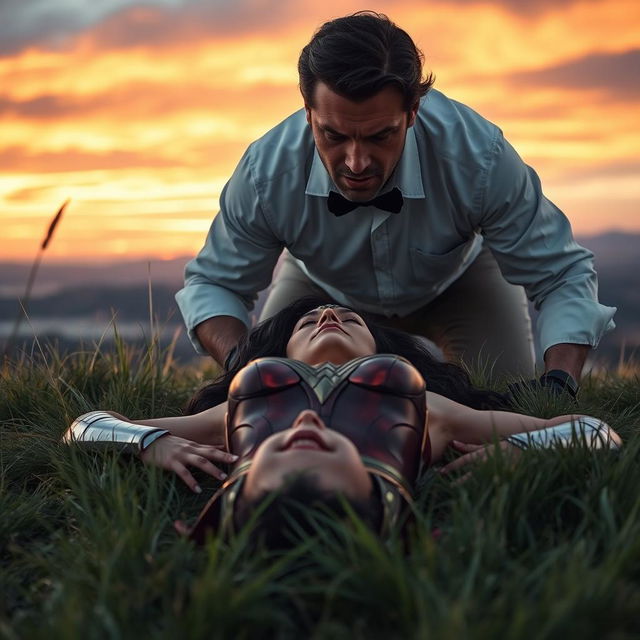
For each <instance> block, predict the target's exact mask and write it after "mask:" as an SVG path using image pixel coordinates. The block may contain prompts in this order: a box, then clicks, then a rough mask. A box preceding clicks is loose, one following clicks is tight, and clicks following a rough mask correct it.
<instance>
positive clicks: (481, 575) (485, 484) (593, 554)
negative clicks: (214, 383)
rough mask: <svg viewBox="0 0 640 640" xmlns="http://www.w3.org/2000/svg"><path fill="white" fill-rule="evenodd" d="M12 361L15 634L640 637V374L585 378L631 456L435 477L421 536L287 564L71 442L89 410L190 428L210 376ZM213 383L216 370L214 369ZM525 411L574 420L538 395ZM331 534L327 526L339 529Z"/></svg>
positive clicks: (303, 552)
mask: <svg viewBox="0 0 640 640" xmlns="http://www.w3.org/2000/svg"><path fill="white" fill-rule="evenodd" d="M117 344H118V348H117V349H116V351H115V352H113V353H102V352H101V351H100V350H99V349H95V350H90V351H87V352H79V353H76V354H72V355H70V356H66V357H62V356H61V355H60V354H58V353H57V352H56V351H55V349H50V350H48V351H46V353H44V354H41V355H38V356H37V357H31V356H23V357H22V358H21V359H19V360H18V361H16V362H5V364H4V368H3V369H2V372H1V376H0V425H1V427H0V428H1V432H0V434H1V435H0V438H1V440H0V465H1V475H0V514H1V516H0V563H1V565H0V637H3V638H7V639H11V638H29V639H31V638H34V639H38V638H45V637H46V638H65V639H67V638H80V637H82V638H136V639H141V638H150V637H153V638H156V637H157V638H183V637H184V638H207V639H210V638H227V637H229V638H238V639H242V638H306V637H309V638H332V639H333V638H338V639H339V638H367V639H368V638H430V637H434V638H444V639H448V638H451V639H458V638H514V639H516V638H517V639H518V640H520V639H522V638H549V639H552V638H562V639H563V640H567V639H568V638H569V639H570V638H611V639H612V640H613V639H616V640H617V639H623V638H634V637H638V635H639V634H640V491H639V490H638V488H639V487H640V464H639V463H638V459H639V456H638V449H639V448H640V437H639V436H638V427H639V425H640V392H639V384H638V383H639V380H638V376H637V374H635V375H634V374H629V372H627V376H625V377H623V376H608V377H600V378H595V377H594V378H592V379H589V380H587V381H586V384H585V385H584V387H583V390H582V392H581V395H580V403H579V407H578V409H579V411H581V412H584V413H589V414H592V415H597V416H599V417H602V418H604V419H606V420H607V421H609V422H610V424H612V425H614V426H615V427H616V429H617V430H618V431H619V432H620V434H621V435H622V437H623V438H624V440H625V446H624V448H623V450H622V451H621V452H620V453H619V454H616V453H612V452H592V451H588V450H584V449H579V448H578V449H573V450H569V449H565V450H558V451H551V452H527V453H526V454H525V455H524V456H523V457H522V458H521V460H520V461H519V463H518V465H517V466H516V467H510V466H509V465H508V464H507V463H506V461H505V460H504V459H502V458H500V457H499V456H496V457H494V458H492V459H491V460H489V461H488V462H487V463H485V464H483V465H482V466H479V467H478V468H477V469H476V471H475V472H474V474H473V476H472V478H471V479H470V480H469V481H468V482H466V483H464V484H462V485H459V484H455V483H452V482H451V481H450V480H448V479H443V478H441V477H439V476H437V474H434V473H428V474H426V476H425V478H424V479H423V482H422V484H421V487H420V489H419V492H418V503H417V509H416V523H415V526H414V527H413V528H412V529H411V531H410V534H409V536H408V540H405V541H403V540H400V539H396V540H392V541H390V542H389V543H387V544H383V543H382V542H380V541H379V540H378V539H377V538H376V537H375V536H374V535H372V534H371V533H369V532H368V531H367V530H366V529H363V528H362V527H361V526H358V524H357V523H355V524H353V526H346V525H334V526H330V524H329V523H327V524H326V526H325V527H324V528H323V529H322V531H321V534H320V535H319V538H318V539H317V540H313V541H309V540H307V541H302V542H301V543H300V545H299V546H298V547H296V548H294V549H293V550H292V551H291V552H290V553H288V554H286V555H284V556H279V557H276V556H272V555H269V554H266V553H251V552H250V551H249V550H248V549H249V548H248V544H247V538H246V535H245V536H240V537H239V538H238V539H236V540H234V541H232V542H229V543H227V542H224V541H221V540H217V539H213V540H211V541H210V542H209V543H208V545H207V546H205V547H204V548H201V549H197V548H194V547H193V546H191V545H190V544H189V543H188V542H186V541H184V540H181V539H179V538H178V536H177V535H176V534H175V533H174V531H173V527H172V522H173V520H174V519H176V518H178V517H186V518H192V517H194V516H195V515H196V514H197V513H198V511H199V509H200V508H201V506H202V505H203V504H204V502H205V501H206V499H207V496H208V495H210V493H211V491H213V489H214V488H215V486H216V483H215V481H213V480H209V479H206V478H201V483H202V485H203V488H205V492H204V494H203V495H202V496H195V495H193V494H191V492H189V491H188V489H186V488H185V487H183V486H182V484H181V483H180V482H179V481H178V480H177V479H175V478H173V477H171V476H169V475H168V474H165V473H163V472H160V471H157V470H155V469H152V468H147V467H144V466H142V465H141V464H140V463H139V461H137V460H135V459H127V458H119V457H117V456H115V455H111V454H90V453H87V452H85V451H79V450H77V449H74V448H70V447H65V446H62V445H61V444H59V438H60V436H61V435H62V433H63V432H64V430H65V429H66V427H67V426H68V425H69V424H70V422H71V421H72V420H73V418H75V417H76V416H77V415H79V414H81V413H83V412H85V411H87V410H92V409H99V408H100V409H106V408H109V409H113V410H115V411H118V412H121V413H123V414H125V415H129V416H131V417H132V418H137V417H143V416H147V417H149V416H160V415H175V414H178V413H179V412H180V409H181V407H182V406H183V404H184V402H185V400H186V399H187V398H188V397H189V395H190V393H191V392H192V391H193V389H194V388H195V387H196V386H197V385H198V383H199V381H200V377H201V376H200V375H199V374H198V372H195V371H189V370H180V369H176V368H175V367H174V366H173V365H172V364H171V362H170V361H169V360H167V359H166V358H163V357H162V355H161V354H158V353H157V352H156V351H155V350H154V349H149V351H148V352H146V353H141V352H134V351H132V350H130V349H128V348H127V347H126V345H125V344H124V343H123V342H122V341H118V343H117ZM209 373H210V372H209ZM522 404H523V407H522V409H523V410H526V411H529V412H532V413H536V414H538V415H542V416H551V415H557V414H559V413H565V412H567V411H571V410H575V407H572V406H571V405H570V404H568V403H567V402H565V401H562V400H550V399H549V398H547V397H546V396H544V395H536V394H531V396H529V397H528V398H526V399H523V403H522ZM329 531H330V532H331V533H328V532H329Z"/></svg>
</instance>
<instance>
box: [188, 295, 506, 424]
mask: <svg viewBox="0 0 640 640" xmlns="http://www.w3.org/2000/svg"><path fill="white" fill-rule="evenodd" d="M326 302H327V301H326V300H324V299H321V298H317V297H313V296H310V297H306V298H300V299H299V300H296V301H295V302H293V303H292V304H291V305H289V306H288V307H286V308H285V309H282V310H281V311H279V312H278V313H277V314H276V315H274V316H273V317H272V318H269V319H267V320H264V321H263V322H261V323H260V324H259V325H257V326H256V327H255V328H254V329H252V330H251V331H250V332H249V333H248V334H247V335H246V336H244V338H242V339H241V340H240V342H239V343H238V346H237V350H236V352H235V355H234V358H233V365H232V366H231V367H230V369H229V370H228V371H225V372H223V373H222V374H221V376H220V377H219V378H217V379H216V380H214V381H213V382H211V383H210V384H207V385H205V386H204V387H202V388H201V389H200V390H199V391H197V392H196V394H195V395H194V396H193V397H192V398H191V400H190V401H189V403H188V405H187V407H186V409H185V413H187V414H192V413H199V412H200V411H204V410H205V409H210V408H211V407H213V406H215V405H217V404H221V403H223V402H225V401H226V400H227V395H228V392H229V385H230V384H231V381H232V380H233V378H234V376H235V375H236V373H238V371H240V369H242V367H244V366H245V365H246V364H247V363H248V362H250V361H251V360H254V359H255V358H262V357H266V356H272V357H280V358H286V357H287V343H288V342H289V338H290V337H291V334H292V333H293V329H294V327H295V325H296V322H298V320H299V319H300V317H302V316H303V315H304V314H305V313H307V312H308V311H311V310H312V309H316V308H317V307H319V306H321V305H323V304H326ZM358 313H359V312H358ZM360 315H361V317H362V319H363V320H364V321H365V323H366V325H367V327H368V328H369V331H371V334H372V335H373V338H374V340H375V343H376V351H377V353H391V354H394V355H398V356H402V357H403V358H405V359H407V360H408V361H409V362H411V364H413V366H414V367H415V368H416V369H417V370H418V371H419V372H420V373H421V374H422V377H423V378H424V379H425V382H426V384H427V389H429V391H433V392H434V393H438V394H440V395H442V396H444V397H446V398H449V399H451V400H454V401H456V402H459V403H460V404H463V405H466V406H467V407H472V408H473V409H502V408H505V407H506V406H508V402H507V401H506V399H505V396H503V395H501V394H499V393H496V392H494V391H486V390H481V389H477V388H475V387H474V386H473V385H472V384H471V380H470V379H469V376H468V374H467V372H466V371H464V369H462V368H461V367H459V366H458V365H455V364H451V363H448V362H440V361H438V360H436V358H434V357H433V356H432V355H431V353H430V352H429V350H428V349H427V348H426V347H425V346H424V344H423V343H422V342H421V341H420V340H418V339H417V338H415V337H414V336H412V335H410V334H408V333H405V332H404V331H398V330H397V329H391V328H390V327H383V326H381V325H379V324H376V323H374V322H371V321H370V320H369V319H368V318H367V316H366V314H362V313H360Z"/></svg>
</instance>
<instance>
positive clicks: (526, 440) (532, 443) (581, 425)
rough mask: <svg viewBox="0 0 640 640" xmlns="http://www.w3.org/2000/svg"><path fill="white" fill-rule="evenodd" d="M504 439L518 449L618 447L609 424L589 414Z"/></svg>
mask: <svg viewBox="0 0 640 640" xmlns="http://www.w3.org/2000/svg"><path fill="white" fill-rule="evenodd" d="M505 440H506V441H507V442H510V443H511V444H512V445H514V446H516V447H518V448H520V449H532V448H533V449H553V448H559V447H571V446H576V445H578V446H579V445H585V446H587V447H588V448H590V449H618V448H619V446H618V443H617V442H616V440H614V438H613V437H612V435H611V428H610V427H609V425H608V424H606V423H605V422H602V420H598V419H597V418H591V417H589V416H583V417H581V418H576V419H575V420H572V421H571V422H563V423H562V424H557V425H555V426H554V427H547V428H546V429H540V430H538V431H525V432H524V433H516V434H514V435H512V436H509V437H508V438H505Z"/></svg>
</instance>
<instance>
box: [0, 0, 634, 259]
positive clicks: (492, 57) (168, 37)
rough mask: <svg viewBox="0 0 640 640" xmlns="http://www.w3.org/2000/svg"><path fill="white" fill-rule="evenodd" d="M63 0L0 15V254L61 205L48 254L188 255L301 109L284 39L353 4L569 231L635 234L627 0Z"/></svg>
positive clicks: (293, 53) (35, 235) (304, 34)
mask: <svg viewBox="0 0 640 640" xmlns="http://www.w3.org/2000/svg"><path fill="white" fill-rule="evenodd" d="M76 4H77V3H73V2H71V1H70V0H68V1H61V2H59V3H57V6H58V9H57V11H59V12H60V15H59V17H60V20H57V21H51V24H57V25H58V26H57V27H56V28H54V27H47V24H49V23H47V24H45V22H43V21H41V22H38V16H37V15H36V12H35V8H37V7H41V6H44V3H43V0H36V1H34V2H33V4H31V3H21V2H18V1H17V0H10V1H9V2H8V3H7V4H6V6H4V7H3V8H2V10H1V11H2V15H1V16H0V24H2V26H1V27H0V221H1V222H2V236H1V238H2V240H1V241H0V260H31V259H32V258H33V255H34V254H35V251H36V249H37V247H38V244H39V242H40V240H41V238H42V235H43V234H44V231H45V230H46V228H47V225H48V222H49V220H50V219H51V217H52V216H53V214H54V213H55V211H56V210H57V209H58V207H59V206H60V205H61V204H62V202H63V201H64V200H66V199H67V198H71V204H70V206H69V207H68V210H67V211H66V214H65V218H64V220H63V221H62V223H61V224H60V226H59V228H58V230H57V232H56V237H55V240H54V241H53V242H52V244H51V246H50V248H49V250H48V259H54V260H67V259H70V258H74V259H77V258H82V259H104V258H108V257H115V256H128V257H143V256H144V257H173V256H178V255H191V254H194V253H195V252H196V251H197V250H198V249H199V248H200V246H201V245H202V243H203V241H204V238H205V234H206V232H207V229H208V228H209V225H210V223H211V220H212V217H213V216H214V214H215V212H216V210H217V206H218V198H219V195H220V192H221V190H222V187H223V186H224V184H225V182H226V180H227V179H228V177H229V176H230V175H231V173H232V171H233V169H234V167H235V165H236V163H237V161H238V159H239V158H240V156H241V154H242V153H243V151H244V149H245V148H246V146H247V145H248V144H249V143H250V142H251V141H252V140H254V139H255V138H257V137H259V136H260V135H262V134H263V133H264V132H266V131H267V130H268V129H270V128H271V127H273V126H274V125H276V124H277V123H278V122H280V121H281V120H282V119H284V118H285V117H287V116H288V115H289V114H290V113H291V112H293V111H295V110H297V109H299V108H300V107H301V106H302V105H301V99H300V95H299V92H298V89H297V73H296V63H297V58H298V54H299V51H300V49H301V48H302V47H303V46H304V45H305V44H306V42H307V41H308V40H309V38H310V36H311V34H312V33H313V31H314V29H315V28H316V27H317V26H318V25H319V24H321V23H322V22H323V21H325V20H327V19H331V18H333V17H336V16H338V15H343V14H346V13H350V12H352V11H356V10H359V9H364V8H371V9H375V10H377V11H382V12H384V13H387V14H388V15H389V16H390V17H391V18H392V19H393V20H394V21H395V22H397V23H398V24H399V25H400V26H402V27H403V28H405V29H406V30H407V31H408V32H409V33H410V34H411V35H412V36H413V38H414V39H415V40H416V42H417V44H418V45H419V46H420V47H421V48H422V49H423V51H424V53H425V57H426V69H428V70H432V71H433V72H434V73H435V75H436V85H435V86H436V87H437V88H438V89H440V90H441V91H443V92H444V93H446V94H447V95H449V96H450V97H452V98H454V99H457V100H460V101H461V102H464V103H466V104H468V105H469V106H471V107H472V108H474V109H476V110H477V111H479V112H480V113H481V114H482V115H484V116H485V117H487V118H488V119H490V120H491V121H493V122H495V123H496V124H498V126H500V127H501V128H502V129H503V131H504V133H505V135H506V137H507V138H508V139H509V141H510V142H511V143H512V144H513V145H514V147H515V148H516V149H517V150H518V152H519V153H520V154H521V155H522V157H523V158H524V159H525V161H527V162H528V163H529V164H531V165H532V166H533V167H534V168H535V169H536V171H537V172H538V173H539V174H540V176H541V178H542V182H543V185H544V187H545V192H546V194H547V195H548V196H549V197H550V198H551V199H552V200H553V201H554V202H555V203H556V204H557V205H558V206H560V208H562V209H563V210H564V211H565V213H566V214H567V215H568V217H569V218H570V220H571V221H572V224H573V226H574V230H575V231H576V233H579V234H590V233H596V232H601V231H605V230H609V229H626V230H634V231H640V210H639V208H640V175H639V174H640V169H639V168H640V160H639V158H638V149H639V148H640V130H639V127H638V121H639V116H638V114H639V113H640V99H639V98H640V71H639V70H640V29H639V28H638V27H639V26H640V3H638V2H637V1H636V0H613V1H611V0H586V1H584V2H579V1H578V2H562V3H555V2H551V1H550V0H537V2H536V1H534V2H528V3H526V7H527V9H526V11H524V10H523V9H521V8H520V3H518V2H516V1H515V0H514V1H513V2H510V1H508V0H503V1H502V2H473V1H471V0H455V1H454V0H451V1H442V2H430V3H428V4H427V3H424V2H417V1H416V0H413V1H409V0H399V1H396V2H391V1H390V0H389V1H388V2H377V3H375V4H374V5H369V6H362V5H361V4H360V3H356V2H348V1H347V2H340V3H338V2H332V1H331V0H329V1H327V2H323V3H318V4H317V6H316V7H315V8H313V7H308V6H307V5H306V3H301V2H293V1H292V0H290V1H283V2H279V3H275V2H273V3H269V2H255V1H252V0H240V1H238V2H236V3H233V4H232V3H223V2H218V1H213V0H207V1H204V0H183V1H179V0H156V1H155V2H147V3H144V6H142V3H136V2H134V1H133V0H131V1H125V0H108V1H105V2H104V3H101V4H100V7H101V9H100V11H101V13H99V14H98V13H97V11H98V9H92V11H95V14H92V15H89V14H87V15H84V14H82V10H78V9H77V7H76ZM49 6H52V5H49ZM27 7H30V9H28V8H27ZM109 8H110V10H109ZM29 11H34V15H33V16H31V15H30V14H29ZM87 11H88V9H87ZM65 12H67V13H68V16H69V20H68V21H67V22H68V25H67V26H65V27H62V26H60V25H63V24H67V22H65V20H63V18H64V17H65V16H66V15H67V14H65ZM74 12H75V13H74ZM78 12H79V13H78ZM43 20H44V19H43Z"/></svg>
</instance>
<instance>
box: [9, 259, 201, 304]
mask: <svg viewBox="0 0 640 640" xmlns="http://www.w3.org/2000/svg"><path fill="white" fill-rule="evenodd" d="M190 259H191V256H183V257H180V258H174V259H173V260H158V259H153V260H128V261H122V262H108V263H104V264H88V263H85V262H67V263H47V261H46V259H45V260H44V262H43V263H42V264H41V265H40V270H39V271H38V277H37V279H36V283H35V286H34V289H33V295H34V296H42V295H46V294H52V293H55V292H57V291H60V290H61V289H63V288H69V287H77V286H83V285H88V284H92V285H106V286H115V287H121V286H125V287H126V286H130V285H132V284H146V283H147V282H148V281H149V278H151V282H152V283H154V284H165V285H168V286H170V287H173V288H174V289H175V290H177V289H179V288H180V287H181V286H182V282H183V277H184V266H185V264H186V263H187V262H188V261H189V260H190ZM30 269H31V265H30V264H24V263H17V262H0V296H3V297H4V296H6V297H8V296H20V295H22V293H23V291H24V287H25V283H26V282H27V278H28V277H29V270H30Z"/></svg>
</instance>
